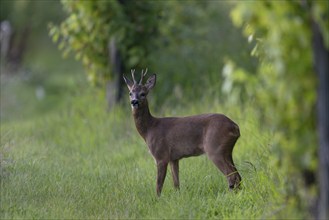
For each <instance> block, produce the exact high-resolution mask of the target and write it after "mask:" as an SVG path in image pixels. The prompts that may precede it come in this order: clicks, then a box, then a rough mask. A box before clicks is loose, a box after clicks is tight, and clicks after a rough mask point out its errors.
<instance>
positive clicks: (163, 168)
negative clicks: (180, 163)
mask: <svg viewBox="0 0 329 220" xmlns="http://www.w3.org/2000/svg"><path fill="white" fill-rule="evenodd" d="M167 166H168V162H166V161H157V169H158V175H157V186H156V191H157V195H158V196H160V195H161V191H162V186H163V183H164V180H165V178H166V174H167Z"/></svg>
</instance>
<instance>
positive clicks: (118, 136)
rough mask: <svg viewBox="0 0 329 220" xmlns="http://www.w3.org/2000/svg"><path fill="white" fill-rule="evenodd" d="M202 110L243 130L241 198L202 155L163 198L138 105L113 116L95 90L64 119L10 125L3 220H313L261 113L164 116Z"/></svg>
mask: <svg viewBox="0 0 329 220" xmlns="http://www.w3.org/2000/svg"><path fill="white" fill-rule="evenodd" d="M150 102H152V100H150ZM151 109H154V107H152V106H151ZM202 112H222V113H226V114H227V115H228V116H230V117H231V118H232V119H233V120H235V121H236V122H237V123H238V124H239V125H240V129H241V138H240V139H239V141H238V142H237V144H236V146H235V149H234V155H233V156H234V160H235V163H236V165H237V167H238V169H239V171H240V173H241V176H242V178H243V188H242V189H241V190H240V191H238V192H231V191H229V190H228V187H227V182H226V179H225V177H224V175H223V174H221V173H220V172H219V171H218V170H217V169H216V168H215V166H214V165H213V164H212V162H211V161H209V160H208V159H207V158H206V156H200V157H192V158H187V159H183V160H181V163H180V179H181V189H180V191H175V190H174V188H173V184H172V179H171V173H170V171H169V172H168V174H167V178H166V181H165V184H164V189H163V193H162V196H161V197H160V198H158V197H157V196H156V193H155V177H156V167H155V164H154V161H153V158H152V157H151V155H150V154H149V153H148V150H147V147H146V145H145V143H144V142H143V140H142V138H141V137H139V135H138V133H137V131H136V130H135V127H134V124H133V120H132V116H131V114H130V107H129V106H128V104H123V105H122V106H118V107H116V108H114V109H112V111H111V112H108V113H107V112H106V111H104V103H103V99H102V97H99V98H95V94H94V91H89V90H88V91H85V92H83V93H81V94H78V95H75V96H72V97H71V98H69V99H68V101H67V104H65V105H64V107H63V108H61V110H60V111H56V112H52V113H49V114H47V115H45V116H43V117H40V118H37V119H36V118H34V119H26V120H25V121H24V120H21V121H19V122H16V121H13V122H6V123H3V124H1V152H0V153H1V158H0V159H1V197H0V203H1V207H0V218H1V219H7V218H9V219H10V218H24V219H26V218H38V219H45V218H47V219H49V218H54V219H57V218H66V219H73V218H75V219H80V218H87V219H96V218H110V219H127V218H138V219H145V218H152V219H154V218H166V219H167V218H169V219H177V218H181V219H205V218H219V219H222V218H224V219H231V218H237V219H254V218H262V219H264V218H265V219H267V218H305V217H307V215H306V214H305V211H300V210H299V205H298V204H296V203H297V202H296V201H295V200H294V199H293V198H291V197H287V193H288V192H287V187H286V185H287V181H288V180H287V177H286V176H285V173H284V170H280V169H277V167H276V158H275V156H274V154H273V152H272V138H273V135H272V134H271V133H270V132H269V131H266V129H265V130H264V129H262V128H261V126H260V124H259V123H258V121H256V117H255V115H254V113H253V111H252V109H251V108H249V109H244V110H241V109H236V108H234V107H224V106H222V105H221V104H220V103H216V102H215V103H214V102H213V101H212V100H205V101H204V103H193V105H191V106H177V107H172V106H167V107H164V108H162V109H161V114H163V115H166V116H169V115H191V114H197V113H202ZM155 115H158V114H156V113H155Z"/></svg>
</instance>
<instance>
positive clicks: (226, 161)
mask: <svg viewBox="0 0 329 220" xmlns="http://www.w3.org/2000/svg"><path fill="white" fill-rule="evenodd" d="M234 144H235V141H234V142H233V144H232V143H230V144H228V143H226V144H222V145H220V146H219V147H218V148H217V149H216V150H215V151H214V152H208V157H209V158H210V159H211V160H212V161H213V162H214V164H215V165H216V166H217V168H218V169H219V170H220V171H222V173H224V175H225V176H226V178H227V181H228V185H229V188H230V189H234V188H237V187H239V185H240V182H241V176H240V174H239V172H238V171H237V169H236V167H235V165H234V162H233V158H232V150H233V146H234Z"/></svg>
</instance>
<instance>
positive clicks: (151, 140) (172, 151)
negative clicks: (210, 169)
mask: <svg viewBox="0 0 329 220" xmlns="http://www.w3.org/2000/svg"><path fill="white" fill-rule="evenodd" d="M134 71H135V70H131V75H132V79H133V81H131V80H129V79H128V78H126V77H125V76H123V78H124V80H125V82H126V84H127V86H128V89H129V96H130V104H131V108H132V114H133V117H134V120H135V125H136V128H137V131H138V132H139V134H140V135H141V136H142V137H143V139H144V140H145V142H146V144H147V146H148V148H149V151H150V152H151V154H152V156H153V157H154V159H155V161H156V165H157V183H156V192H157V195H158V196H160V194H161V190H162V186H163V183H164V180H165V177H166V173H167V166H168V163H169V164H170V167H171V173H172V177H173V181H174V186H175V188H177V189H179V176H178V170H179V166H178V162H179V160H180V159H182V158H184V157H190V156H198V155H201V154H204V153H206V154H207V156H208V157H209V159H210V160H212V161H213V162H214V164H215V165H216V166H217V167H218V169H219V170H220V171H222V172H223V173H224V174H225V176H226V177H227V180H228V185H229V188H230V189H233V188H235V187H238V186H239V184H240V182H241V176H240V175H239V173H238V171H237V169H236V168H235V166H234V163H233V159H232V150H233V147H234V145H235V142H236V141H237V139H238V138H239V136H240V131H239V127H238V125H237V124H235V123H234V122H233V121H232V120H231V119H229V118H228V117H226V116H225V115H222V114H202V115H195V116H189V117H166V118H156V117H153V116H152V115H151V113H150V110H149V107H148V102H147V99H146V96H147V94H148V93H149V91H150V90H151V89H152V88H153V87H154V86H155V83H156V75H155V74H153V75H152V76H150V77H149V78H148V80H147V81H146V83H145V84H142V83H143V77H144V76H145V75H146V72H147V70H146V71H145V73H143V71H142V74H141V79H140V81H139V82H138V83H137V82H136V80H135V76H134Z"/></svg>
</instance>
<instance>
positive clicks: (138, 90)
mask: <svg viewBox="0 0 329 220" xmlns="http://www.w3.org/2000/svg"><path fill="white" fill-rule="evenodd" d="M146 73H147V69H146V70H145V72H144V71H143V70H142V73H141V78H140V80H139V82H138V83H137V81H136V79H135V70H131V76H132V79H133V81H131V80H130V79H128V78H126V77H125V76H123V79H124V80H125V82H126V84H127V87H128V89H129V98H130V104H131V107H132V108H133V109H138V108H140V107H141V106H144V105H145V103H147V102H146V101H145V100H146V96H147V94H148V93H149V91H150V90H151V89H152V88H153V87H154V86H155V83H156V75H155V74H153V75H152V76H150V77H149V78H148V79H147V81H146V83H145V84H144V85H143V78H144V76H145V75H146Z"/></svg>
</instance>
